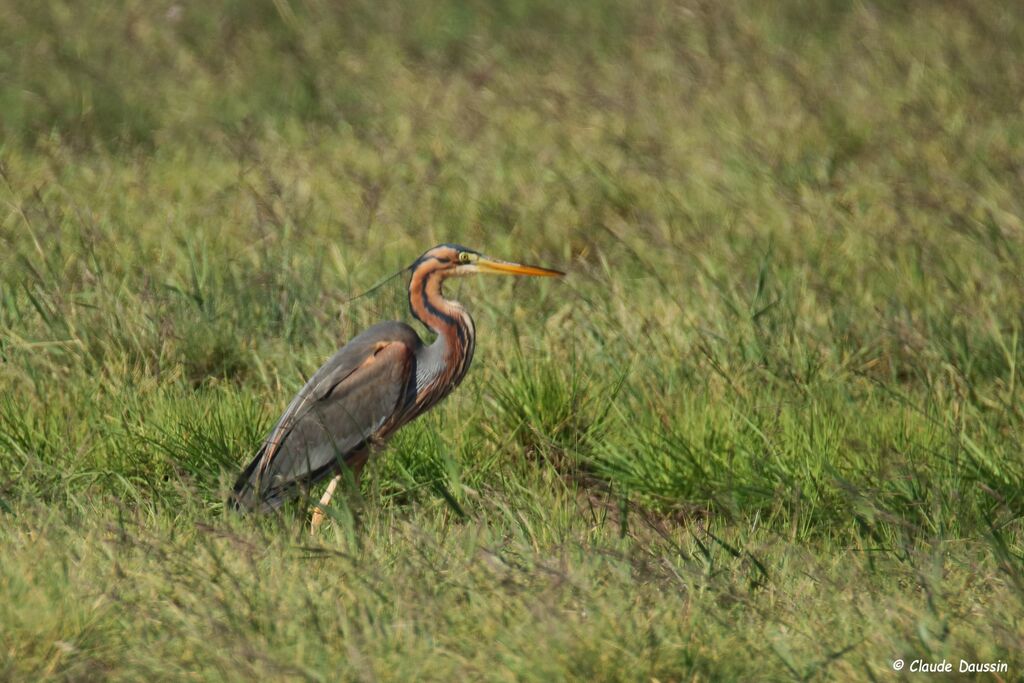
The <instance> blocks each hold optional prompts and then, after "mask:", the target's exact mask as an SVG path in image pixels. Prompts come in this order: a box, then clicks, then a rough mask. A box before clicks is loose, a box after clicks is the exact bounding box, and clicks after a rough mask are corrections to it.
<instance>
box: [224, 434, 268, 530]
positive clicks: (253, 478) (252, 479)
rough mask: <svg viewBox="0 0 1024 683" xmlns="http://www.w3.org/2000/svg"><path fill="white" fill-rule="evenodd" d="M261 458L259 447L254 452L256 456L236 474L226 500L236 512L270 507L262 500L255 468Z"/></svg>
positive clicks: (261, 450) (261, 451)
mask: <svg viewBox="0 0 1024 683" xmlns="http://www.w3.org/2000/svg"><path fill="white" fill-rule="evenodd" d="M262 459H263V448H260V450H259V452H258V453H256V457H254V458H253V459H252V462H250V463H249V465H248V466H247V467H246V468H245V469H244V470H242V473H241V474H240V475H238V479H237V480H236V481H235V486H234V490H233V491H232V493H231V498H230V500H228V505H230V506H231V508H232V509H234V510H235V511H237V512H240V513H243V514H244V513H247V512H256V511H264V510H266V509H268V508H269V507H271V506H267V505H266V503H265V502H264V501H263V496H262V495H261V494H260V490H259V488H260V487H259V479H260V477H259V474H257V472H256V470H257V468H258V466H259V464H260V460H262Z"/></svg>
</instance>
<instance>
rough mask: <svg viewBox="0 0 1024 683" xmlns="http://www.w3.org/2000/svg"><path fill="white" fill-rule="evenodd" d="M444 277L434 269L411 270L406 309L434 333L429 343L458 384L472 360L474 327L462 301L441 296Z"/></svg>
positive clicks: (474, 340) (474, 343)
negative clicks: (440, 355)
mask: <svg viewBox="0 0 1024 683" xmlns="http://www.w3.org/2000/svg"><path fill="white" fill-rule="evenodd" d="M444 278H445V276H444V274H443V273H441V272H439V271H437V270H433V269H422V270H419V269H418V270H416V271H414V272H413V275H412V281H411V282H410V283H409V308H410V309H411V310H412V314H413V315H414V316H415V317H416V319H417V320H419V321H420V322H421V323H423V324H424V325H426V326H427V327H428V328H430V330H432V331H433V332H434V333H435V334H437V339H436V340H434V343H433V345H432V346H435V347H438V348H439V350H440V351H441V352H442V355H443V356H444V360H445V365H446V366H447V367H448V368H449V369H450V370H451V371H452V372H453V373H454V375H455V377H454V381H455V382H456V383H457V382H458V381H459V380H461V379H462V375H463V374H464V373H465V371H466V370H467V369H468V368H469V363H470V361H471V360H472V359H473V350H474V348H475V345H476V326H475V325H474V324H473V318H471V317H470V315H469V312H468V311H467V310H466V309H465V308H463V307H462V304H460V303H459V302H457V301H451V300H449V299H446V298H445V297H444V292H443V291H442V289H441V284H442V282H443V281H444Z"/></svg>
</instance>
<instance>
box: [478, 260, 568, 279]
mask: <svg viewBox="0 0 1024 683" xmlns="http://www.w3.org/2000/svg"><path fill="white" fill-rule="evenodd" d="M474 265H476V267H477V270H478V272H481V273H492V274H494V275H529V276H532V277H562V276H563V275H565V273H563V272H562V271H560V270H552V269H551V268H541V267H540V266H529V265H526V264H525V263H512V262H511V261H501V260H499V259H491V258H487V257H484V256H480V257H479V258H477V261H476V263H475V264H474Z"/></svg>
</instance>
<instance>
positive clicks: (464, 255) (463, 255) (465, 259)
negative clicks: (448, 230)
mask: <svg viewBox="0 0 1024 683" xmlns="http://www.w3.org/2000/svg"><path fill="white" fill-rule="evenodd" d="M469 258H470V256H469V252H468V251H460V252H459V263H469Z"/></svg>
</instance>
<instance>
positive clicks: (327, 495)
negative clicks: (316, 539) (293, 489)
mask: <svg viewBox="0 0 1024 683" xmlns="http://www.w3.org/2000/svg"><path fill="white" fill-rule="evenodd" d="M340 481H341V475H340V474H339V475H337V476H336V477H334V479H331V483H330V484H328V485H327V490H326V491H324V495H323V497H322V498H320V503H319V504H317V506H316V507H314V508H313V521H311V522H310V523H309V533H311V534H315V533H316V530H317V529H319V528H320V525H321V524H323V522H324V516H325V514H326V513H325V511H326V510H327V506H328V505H330V503H331V498H332V497H333V496H334V490H335V489H336V488H338V482H340Z"/></svg>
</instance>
